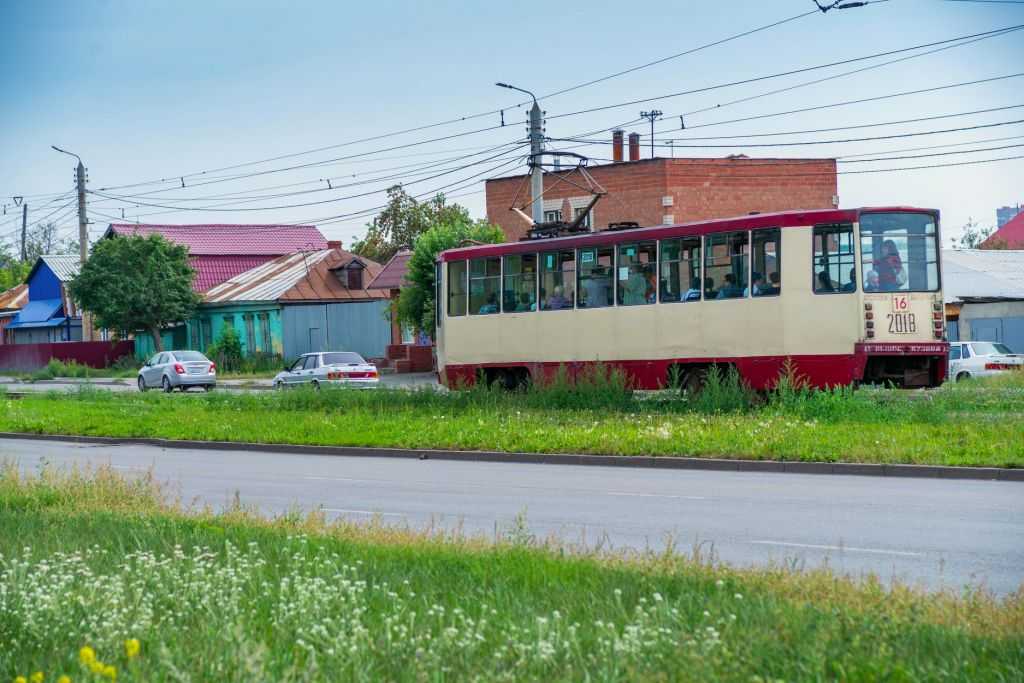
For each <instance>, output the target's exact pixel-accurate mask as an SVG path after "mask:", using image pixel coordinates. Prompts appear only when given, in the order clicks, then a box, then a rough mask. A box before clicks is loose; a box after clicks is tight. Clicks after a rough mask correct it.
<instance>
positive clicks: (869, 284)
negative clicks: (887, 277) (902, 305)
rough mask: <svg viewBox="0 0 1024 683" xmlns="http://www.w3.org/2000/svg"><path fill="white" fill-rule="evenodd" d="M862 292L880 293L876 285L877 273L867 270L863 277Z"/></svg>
mask: <svg viewBox="0 0 1024 683" xmlns="http://www.w3.org/2000/svg"><path fill="white" fill-rule="evenodd" d="M864 291H865V292H878V291H881V289H880V287H879V284H878V273H877V272H876V271H875V270H869V271H868V272H867V274H866V275H865V276H864Z"/></svg>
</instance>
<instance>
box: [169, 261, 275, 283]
mask: <svg viewBox="0 0 1024 683" xmlns="http://www.w3.org/2000/svg"><path fill="white" fill-rule="evenodd" d="M274 258H275V257H274V256H193V257H192V258H190V259H189V263H191V264H192V268H194V269H195V271H196V279H195V281H194V282H193V283H192V289H194V290H195V291H197V292H205V291H206V290H208V289H210V288H211V287H215V286H217V285H219V284H220V283H222V282H227V281H228V280H230V279H231V278H233V277H234V276H236V275H238V274H240V273H244V272H245V271H247V270H251V269H252V268H255V267H256V266H261V265H263V264H264V263H266V262H267V261H273V260H274Z"/></svg>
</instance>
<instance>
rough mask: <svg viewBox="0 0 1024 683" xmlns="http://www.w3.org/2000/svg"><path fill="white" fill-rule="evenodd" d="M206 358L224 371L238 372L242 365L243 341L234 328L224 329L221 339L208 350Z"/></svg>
mask: <svg viewBox="0 0 1024 683" xmlns="http://www.w3.org/2000/svg"><path fill="white" fill-rule="evenodd" d="M206 357H207V358H209V359H211V360H212V361H213V362H215V363H216V364H217V367H218V368H220V369H221V370H222V371H224V370H226V371H228V372H237V371H238V369H239V368H240V367H241V365H242V340H241V339H240V338H239V336H238V333H237V332H235V328H234V327H225V328H224V331H223V332H221V335H220V338H219V339H218V340H217V341H215V342H214V343H213V344H210V346H209V347H208V348H207V349H206Z"/></svg>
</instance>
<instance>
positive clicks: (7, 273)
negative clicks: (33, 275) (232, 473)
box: [0, 251, 31, 292]
mask: <svg viewBox="0 0 1024 683" xmlns="http://www.w3.org/2000/svg"><path fill="white" fill-rule="evenodd" d="M30 268H31V265H30V264H28V263H22V262H21V261H18V260H17V259H15V258H13V257H12V256H11V255H10V254H8V253H5V252H2V251H0V292H6V291H7V290H8V289H10V288H11V287H17V286H18V285H20V284H21V283H22V282H24V281H25V278H26V277H28V271H29V269H30Z"/></svg>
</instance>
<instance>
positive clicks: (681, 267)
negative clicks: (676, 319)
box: [660, 237, 701, 302]
mask: <svg viewBox="0 0 1024 683" xmlns="http://www.w3.org/2000/svg"><path fill="white" fill-rule="evenodd" d="M660 280H661V300H662V301H664V302H674V301H700V291H701V286H700V238H699V237H683V238H680V239H672V240H662V241H661V276H660Z"/></svg>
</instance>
